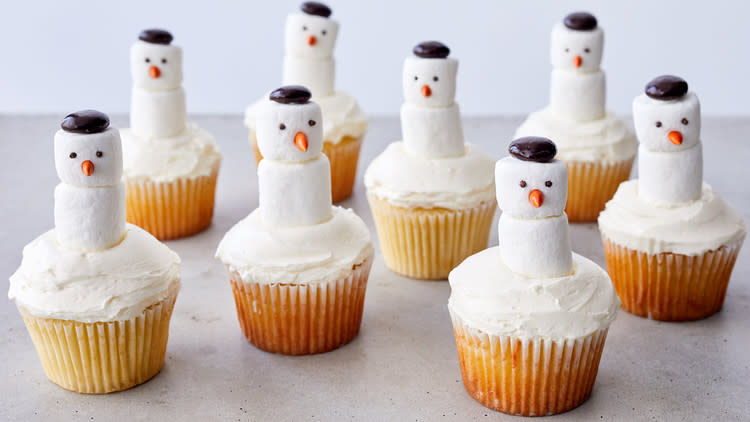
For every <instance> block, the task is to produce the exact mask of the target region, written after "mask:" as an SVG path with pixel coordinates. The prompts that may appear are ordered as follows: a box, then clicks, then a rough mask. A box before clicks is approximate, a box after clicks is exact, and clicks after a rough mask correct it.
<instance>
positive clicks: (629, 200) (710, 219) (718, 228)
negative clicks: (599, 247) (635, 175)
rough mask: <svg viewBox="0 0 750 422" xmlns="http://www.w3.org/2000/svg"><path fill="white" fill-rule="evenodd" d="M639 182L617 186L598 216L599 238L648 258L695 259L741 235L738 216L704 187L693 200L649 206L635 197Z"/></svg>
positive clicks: (649, 202) (743, 223) (730, 242)
mask: <svg viewBox="0 0 750 422" xmlns="http://www.w3.org/2000/svg"><path fill="white" fill-rule="evenodd" d="M640 184H641V181H640V180H630V181H627V182H624V183H622V184H620V187H619V188H618V189H617V193H616V194H615V196H614V197H613V198H612V200H610V201H609V202H608V203H607V207H606V208H605V210H604V211H602V213H601V214H600V215H599V229H600V230H601V232H602V235H603V236H605V237H607V238H609V239H610V240H612V241H613V242H615V243H617V244H619V245H622V246H625V247H627V248H629V249H633V250H637V251H641V252H645V253H648V254H651V255H654V254H659V253H662V252H672V253H677V254H682V255H700V254H702V253H704V252H706V251H708V250H713V249H717V248H719V247H721V246H722V245H729V244H732V243H734V242H737V241H740V240H742V239H744V237H745V222H744V221H743V219H742V216H741V215H740V214H739V213H738V212H737V211H736V210H735V209H733V208H732V207H730V206H729V204H727V203H726V202H725V201H724V200H723V199H722V198H721V197H720V196H719V195H718V194H717V193H715V192H714V191H713V190H712V189H711V187H710V186H708V185H707V184H704V185H703V190H702V193H701V196H700V198H699V199H697V200H695V201H689V202H684V203H670V202H665V201H661V202H652V201H649V200H646V199H644V198H643V197H642V195H640V194H639V192H638V191H639V186H640Z"/></svg>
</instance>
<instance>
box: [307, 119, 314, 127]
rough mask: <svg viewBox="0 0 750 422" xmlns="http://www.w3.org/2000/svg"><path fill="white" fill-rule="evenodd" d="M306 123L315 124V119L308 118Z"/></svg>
mask: <svg viewBox="0 0 750 422" xmlns="http://www.w3.org/2000/svg"><path fill="white" fill-rule="evenodd" d="M307 124H308V125H310V126H315V120H308V121H307Z"/></svg>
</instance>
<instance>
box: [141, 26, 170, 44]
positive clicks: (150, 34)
mask: <svg viewBox="0 0 750 422" xmlns="http://www.w3.org/2000/svg"><path fill="white" fill-rule="evenodd" d="M138 39H139V40H141V41H145V42H147V43H151V44H164V45H169V44H171V43H172V39H173V38H172V34H170V33H169V31H165V30H163V29H144V30H143V31H141V33H140V34H138Z"/></svg>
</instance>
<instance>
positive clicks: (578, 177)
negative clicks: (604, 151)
mask: <svg viewBox="0 0 750 422" xmlns="http://www.w3.org/2000/svg"><path fill="white" fill-rule="evenodd" d="M633 160H635V157H633V158H631V159H629V160H625V161H619V162H616V163H612V164H606V163H597V162H588V161H567V162H565V164H566V166H567V167H568V203H567V205H566V206H565V213H566V214H568V221H570V222H574V223H576V222H577V223H585V222H595V221H596V219H597V218H598V217H599V213H600V212H602V210H604V206H605V205H606V204H607V202H608V201H609V200H610V199H612V197H613V196H615V192H617V187H618V186H620V183H622V182H624V181H626V180H628V179H629V178H630V171H631V169H632V168H633Z"/></svg>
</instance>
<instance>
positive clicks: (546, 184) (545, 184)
mask: <svg viewBox="0 0 750 422" xmlns="http://www.w3.org/2000/svg"><path fill="white" fill-rule="evenodd" d="M544 186H547V187H548V188H551V187H552V181H551V180H547V181H546V182H544Z"/></svg>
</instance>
